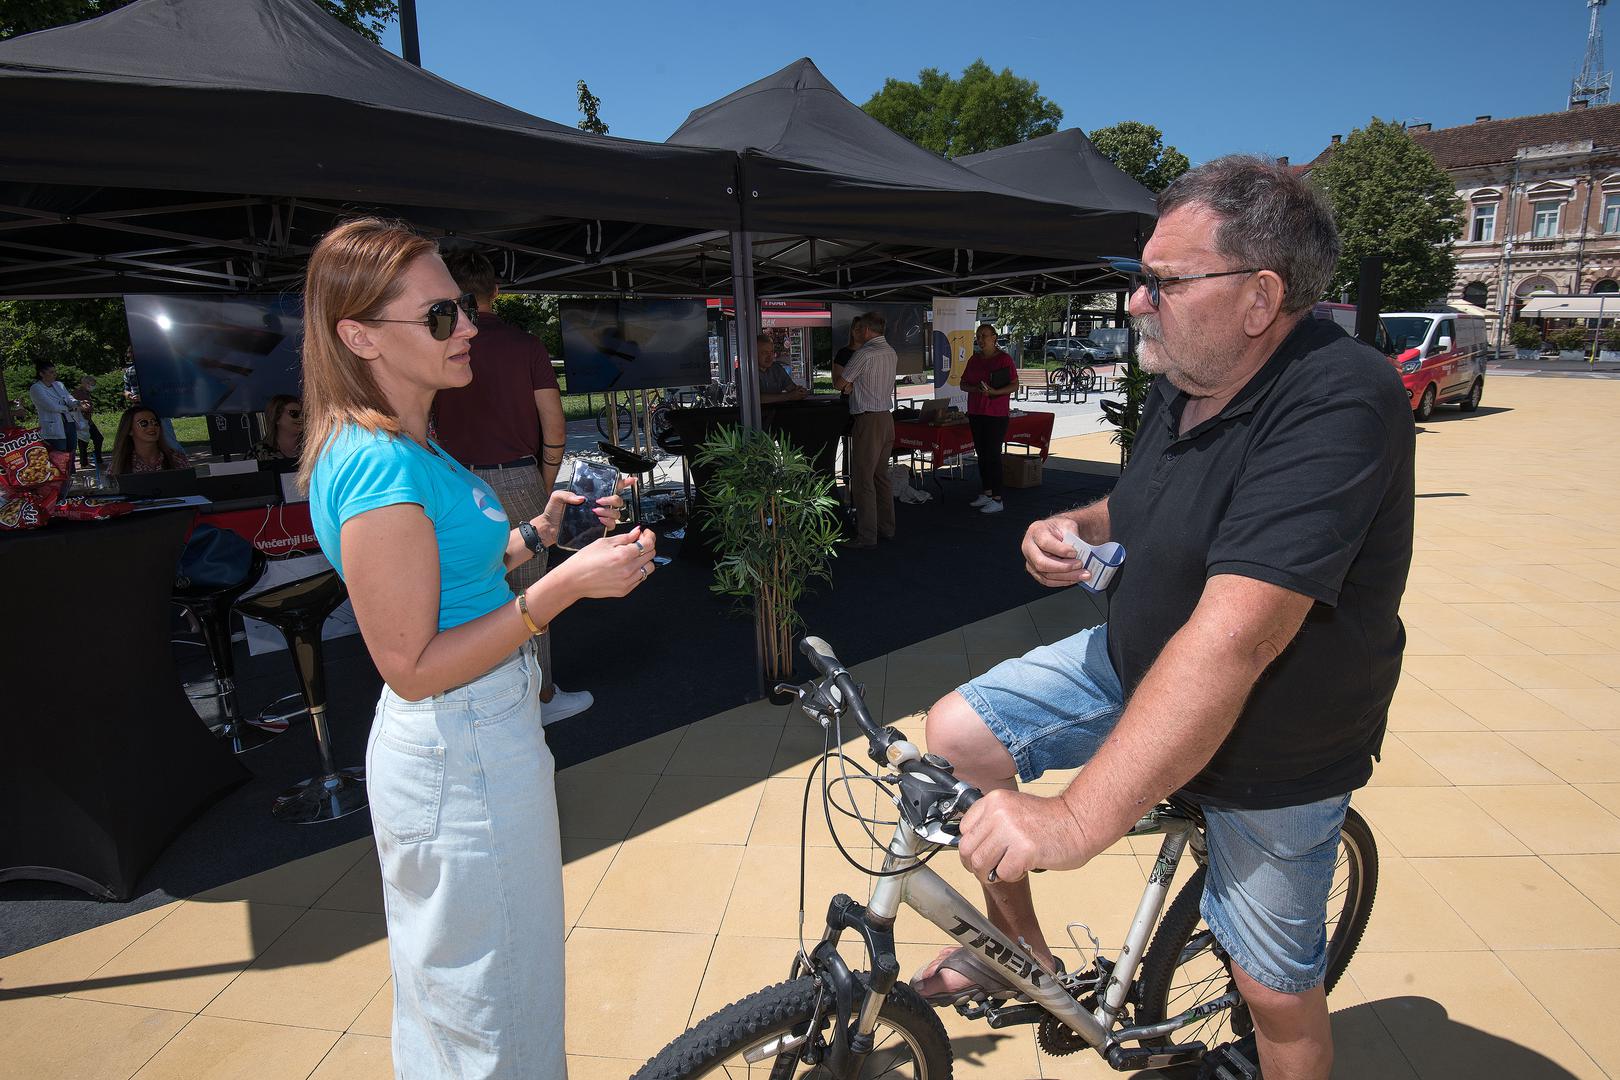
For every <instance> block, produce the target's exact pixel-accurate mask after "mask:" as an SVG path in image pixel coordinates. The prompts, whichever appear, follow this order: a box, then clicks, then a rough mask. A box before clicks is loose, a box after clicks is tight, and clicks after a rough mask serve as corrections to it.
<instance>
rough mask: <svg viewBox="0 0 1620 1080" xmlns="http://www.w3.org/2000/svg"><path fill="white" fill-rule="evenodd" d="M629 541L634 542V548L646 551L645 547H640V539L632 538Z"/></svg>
mask: <svg viewBox="0 0 1620 1080" xmlns="http://www.w3.org/2000/svg"><path fill="white" fill-rule="evenodd" d="M630 542H631V543H632V544H634V545H636V550H637V551H646V550H647V549H646V548H644V547H642V546H641V541H640V540H632V541H630Z"/></svg>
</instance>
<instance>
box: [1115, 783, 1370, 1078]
mask: <svg viewBox="0 0 1620 1080" xmlns="http://www.w3.org/2000/svg"><path fill="white" fill-rule="evenodd" d="M1207 873H1208V870H1207V868H1205V867H1202V866H1201V867H1199V868H1198V872H1197V873H1195V874H1193V876H1192V877H1191V878H1190V879H1188V881H1187V884H1186V885H1184V886H1182V888H1181V892H1179V893H1177V894H1176V899H1175V901H1174V902H1173V903H1172V904H1171V905H1170V909H1169V910H1168V911H1166V912H1165V915H1164V920H1163V921H1162V922H1160V923H1159V928H1158V929H1157V930H1156V931H1154V934H1153V944H1152V945H1151V946H1149V947H1148V951H1147V955H1146V956H1144V957H1143V958H1142V981H1141V984H1140V986H1141V1003H1142V1004H1141V1010H1140V1012H1139V1013H1138V1015H1137V1022H1138V1023H1142V1024H1156V1023H1158V1022H1159V1021H1160V1020H1165V1019H1168V1018H1169V1017H1172V1016H1176V1015H1177V1014H1179V1013H1183V1012H1185V1011H1187V1010H1188V1009H1191V1008H1194V1007H1195V1006H1197V1005H1201V1004H1203V1003H1204V1002H1206V1001H1210V1000H1213V999H1214V998H1217V997H1220V996H1221V995H1222V994H1225V993H1226V992H1227V991H1228V990H1232V989H1234V988H1235V984H1234V983H1233V981H1232V968H1231V964H1232V961H1231V959H1230V958H1229V957H1228V956H1227V955H1226V950H1224V949H1222V948H1221V947H1220V944H1219V943H1218V942H1217V941H1216V940H1215V935H1214V934H1212V933H1211V932H1210V929H1209V927H1207V926H1205V925H1204V920H1203V916H1202V915H1200V914H1199V911H1198V901H1199V899H1200V898H1201V897H1202V896H1203V895H1204V878H1205V875H1206V874H1207ZM1377 889H1378V848H1377V845H1376V844H1375V843H1374V842H1373V836H1372V830H1371V829H1369V828H1368V827H1367V822H1366V820H1365V819H1363V818H1362V816H1361V815H1360V814H1358V813H1356V812H1355V810H1354V809H1350V810H1348V811H1346V813H1345V816H1344V826H1343V827H1342V828H1341V829H1340V831H1339V854H1338V859H1337V860H1336V862H1335V863H1334V866H1333V887H1332V888H1331V889H1329V890H1328V902H1327V956H1328V964H1327V978H1326V982H1325V985H1326V987H1327V989H1328V990H1330V991H1331V990H1332V989H1333V987H1334V986H1335V985H1336V984H1337V983H1338V981H1339V976H1341V975H1343V974H1344V969H1345V967H1346V966H1347V965H1348V964H1349V963H1350V957H1351V956H1352V955H1353V954H1354V953H1355V951H1356V946H1357V945H1359V944H1361V935H1362V934H1363V933H1365V932H1366V930H1367V919H1368V917H1369V916H1371V915H1372V905H1373V893H1374V892H1376V891H1377ZM1253 1027H1254V1025H1253V1022H1252V1021H1251V1020H1250V1019H1249V1011H1248V1009H1247V1007H1245V1006H1244V1005H1243V1004H1242V1003H1241V1002H1240V1003H1239V1004H1238V1006H1237V1007H1236V1008H1233V1009H1222V1010H1220V1011H1219V1012H1215V1013H1211V1014H1210V1015H1209V1016H1206V1017H1204V1018H1203V1019H1202V1020H1201V1021H1199V1022H1197V1023H1195V1024H1190V1025H1188V1026H1187V1027H1184V1028H1182V1029H1181V1030H1179V1031H1176V1032H1173V1033H1172V1034H1170V1035H1168V1036H1166V1037H1165V1038H1164V1039H1162V1040H1157V1041H1158V1042H1159V1043H1161V1044H1167V1043H1180V1042H1191V1041H1193V1040H1194V1039H1197V1040H1199V1041H1201V1042H1203V1043H1204V1045H1206V1046H1208V1047H1210V1048H1214V1047H1216V1046H1219V1045H1220V1044H1221V1043H1225V1042H1231V1041H1232V1040H1234V1039H1240V1038H1242V1037H1243V1036H1245V1035H1247V1034H1249V1032H1250V1031H1252V1030H1253Z"/></svg>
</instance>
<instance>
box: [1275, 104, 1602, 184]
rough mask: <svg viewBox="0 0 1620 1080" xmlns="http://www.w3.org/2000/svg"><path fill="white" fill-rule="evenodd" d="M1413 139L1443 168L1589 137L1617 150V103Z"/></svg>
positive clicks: (1314, 162)
mask: <svg viewBox="0 0 1620 1080" xmlns="http://www.w3.org/2000/svg"><path fill="white" fill-rule="evenodd" d="M1412 138H1413V139H1415V140H1417V144H1418V145H1419V146H1421V147H1423V149H1425V150H1427V151H1428V152H1429V153H1431V154H1433V155H1434V160H1435V161H1436V162H1438V163H1439V165H1440V167H1441V168H1442V169H1461V168H1466V167H1468V166H1470V165H1489V164H1494V163H1496V162H1501V161H1512V160H1513V157H1514V155H1515V154H1517V153H1518V152H1519V151H1520V150H1521V149H1523V148H1524V147H1526V146H1546V145H1549V144H1551V143H1566V142H1580V141H1584V140H1586V139H1590V140H1592V144H1593V146H1594V147H1617V148H1620V104H1615V105H1599V106H1596V107H1594V108H1586V109H1566V110H1565V111H1563V112H1555V113H1542V114H1541V115H1539V116H1514V117H1509V118H1507V119H1504V120H1479V121H1476V122H1474V123H1472V124H1459V125H1457V126H1456V127H1449V128H1441V129H1440V130H1439V131H1413V132H1412ZM1335 149H1337V147H1336V146H1329V147H1326V148H1325V149H1323V151H1322V152H1321V153H1320V154H1317V155H1316V157H1315V158H1314V159H1312V161H1311V163H1310V165H1309V166H1307V168H1314V167H1315V166H1317V165H1320V164H1321V163H1322V162H1324V161H1326V160H1327V159H1328V156H1329V155H1331V154H1332V153H1333V151H1334V150H1335Z"/></svg>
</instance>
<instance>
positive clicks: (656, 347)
mask: <svg viewBox="0 0 1620 1080" xmlns="http://www.w3.org/2000/svg"><path fill="white" fill-rule="evenodd" d="M559 314H560V316H561V321H562V343H563V373H564V374H565V375H566V376H567V377H568V392H569V393H570V394H587V393H588V394H600V393H604V392H606V391H608V390H650V389H653V388H656V387H665V386H697V385H701V384H704V383H707V382H708V381H709V379H710V372H709V318H708V314H707V308H706V306H705V305H704V302H703V301H702V300H564V301H563V302H562V305H561V310H560V312H559Z"/></svg>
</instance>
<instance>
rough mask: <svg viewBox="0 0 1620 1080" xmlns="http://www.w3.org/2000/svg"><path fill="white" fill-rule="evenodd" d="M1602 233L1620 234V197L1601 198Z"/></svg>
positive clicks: (1606, 196)
mask: <svg viewBox="0 0 1620 1080" xmlns="http://www.w3.org/2000/svg"><path fill="white" fill-rule="evenodd" d="M1603 231H1604V232H1605V233H1611V234H1612V233H1620V195H1605V196H1603Z"/></svg>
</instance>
